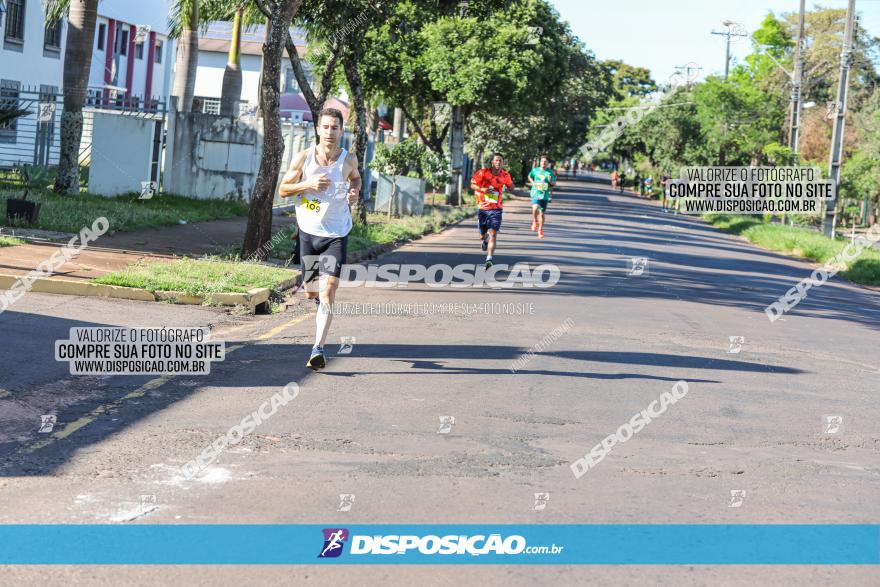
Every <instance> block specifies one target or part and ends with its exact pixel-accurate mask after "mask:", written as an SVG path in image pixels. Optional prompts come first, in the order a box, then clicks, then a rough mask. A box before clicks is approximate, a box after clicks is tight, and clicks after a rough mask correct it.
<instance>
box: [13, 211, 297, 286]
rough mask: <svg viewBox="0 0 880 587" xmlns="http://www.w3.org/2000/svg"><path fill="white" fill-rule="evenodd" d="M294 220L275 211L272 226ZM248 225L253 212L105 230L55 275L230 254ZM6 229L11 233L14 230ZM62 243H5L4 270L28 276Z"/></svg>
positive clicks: (84, 276)
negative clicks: (144, 261)
mask: <svg viewBox="0 0 880 587" xmlns="http://www.w3.org/2000/svg"><path fill="white" fill-rule="evenodd" d="M294 223H295V221H294V219H293V218H292V217H289V216H275V217H273V219H272V231H273V232H277V231H279V230H282V229H284V228H287V227H289V226H290V225H292V224H294ZM246 226H247V217H245V216H242V217H239V218H231V219H228V220H212V221H208V222H196V223H193V224H183V225H177V226H161V227H155V228H144V229H141V230H134V231H131V232H118V233H116V234H114V235H104V236H101V237H99V238H98V239H97V240H96V241H94V242H93V243H90V244H89V246H88V247H86V248H85V249H83V250H82V252H81V253H80V254H79V256H78V257H77V258H75V259H71V260H70V261H68V262H67V263H65V264H64V265H63V266H62V267H61V268H60V270H59V271H56V272H55V273H53V276H54V277H59V278H65V279H81V280H83V281H87V280H90V279H93V278H95V277H99V276H101V275H104V274H105V273H111V272H113V271H118V270H120V269H122V268H124V267H127V266H128V265H130V264H132V263H135V262H137V261H140V260H141V259H146V258H152V259H174V258H179V257H182V256H200V255H211V254H219V253H228V252H231V251H235V250H237V249H238V247H240V246H241V242H242V239H243V237H244V232H245V228H246ZM6 230H8V231H9V232H10V234H11V230H12V229H6ZM71 236H72V235H71ZM62 246H64V242H63V241H62V242H56V241H51V240H48V239H31V240H30V242H28V243H27V244H24V245H18V246H15V247H2V248H0V273H3V274H6V275H25V274H27V273H29V272H30V271H33V270H34V269H36V267H37V265H39V264H40V263H41V262H43V261H45V260H47V259H48V258H49V257H51V256H52V254H53V253H54V252H55V251H57V250H58V249H59V248H61V247H62Z"/></svg>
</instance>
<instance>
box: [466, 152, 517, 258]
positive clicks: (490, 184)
mask: <svg viewBox="0 0 880 587" xmlns="http://www.w3.org/2000/svg"><path fill="white" fill-rule="evenodd" d="M471 189H472V190H474V194H475V195H476V197H477V205H478V206H479V208H480V210H479V212H477V223H478V226H479V229H480V241H481V242H482V245H483V250H484V251H486V250H488V253H487V254H486V268H489V267H491V266H492V255H493V254H494V253H495V240H496V237H497V235H498V231H499V230H501V214H502V212H503V210H504V208H503V206H504V204H503V202H502V199H503V196H504V192H505V191H507V190H512V189H513V180H512V179H511V178H510V174H509V173H507V172H506V171H505V170H504V157H502V156H501V153H494V154H493V155H492V163H491V164H490V167H484V168H483V169H480V170H479V171H477V172H476V173H475V174H474V176H473V177H472V178H471Z"/></svg>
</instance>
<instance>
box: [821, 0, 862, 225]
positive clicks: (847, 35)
mask: <svg viewBox="0 0 880 587" xmlns="http://www.w3.org/2000/svg"><path fill="white" fill-rule="evenodd" d="M855 14H856V0H849V4H848V5H847V7H846V29H844V34H843V51H841V52H840V81H839V83H838V84H837V101H836V102H835V103H834V106H835V108H836V110H837V114H836V118H835V120H834V131H833V133H832V135H831V155H830V157H829V162H828V178H829V179H832V180H834V198H832V199H831V200H828V201H827V202H826V204H825V219H824V221H823V222H822V232H823V234H824V235H825V236H827V237H831V238H834V230H835V228H836V224H837V195H838V193H837V188H838V183H839V180H840V164H841V162H842V159H843V130H844V119H845V118H846V92H847V88H848V86H849V68H850V64H851V62H852V47H853V36H854V28H855V23H854V19H855Z"/></svg>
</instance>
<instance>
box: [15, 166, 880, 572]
mask: <svg viewBox="0 0 880 587" xmlns="http://www.w3.org/2000/svg"><path fill="white" fill-rule="evenodd" d="M529 222H530V217H529V214H528V206H527V205H526V204H523V203H519V202H518V203H515V204H513V205H512V206H510V207H509V208H508V209H507V210H506V211H505V218H504V226H503V229H502V233H501V235H500V237H499V239H500V240H499V247H498V250H497V251H496V262H497V263H507V264H510V265H512V264H514V263H517V262H523V263H529V264H530V266H531V267H532V268H534V267H535V266H536V265H539V264H555V265H557V266H558V267H559V269H560V280H559V282H558V283H557V284H556V285H555V286H553V287H550V288H534V287H532V288H526V287H521V286H517V287H510V286H507V287H503V288H501V289H490V288H487V287H482V288H451V287H439V288H434V287H428V286H427V285H425V284H424V283H421V284H414V283H411V284H409V285H408V286H407V287H405V288H401V287H395V288H379V287H352V288H343V289H341V290H340V295H339V300H338V301H339V302H350V303H352V304H354V303H360V304H373V305H372V306H366V308H369V310H367V311H368V312H370V314H369V315H354V314H349V315H340V316H338V317H337V318H336V321H335V322H334V325H333V329H332V332H331V337H332V339H333V340H332V342H333V344H331V345H328V346H329V349H330V353H331V356H330V358H329V364H328V368H327V369H326V370H325V371H323V372H321V373H317V374H313V373H311V372H310V371H308V370H306V369H305V368H304V362H305V360H306V358H307V354H308V351H309V347H310V345H311V339H312V336H313V329H314V320H313V318H312V316H313V313H314V310H313V309H312V308H311V307H310V305H307V304H301V305H294V306H292V307H291V308H290V309H289V310H288V311H287V312H284V313H282V314H276V315H271V316H258V317H235V316H232V315H230V314H228V313H225V312H224V311H221V310H218V309H213V308H201V307H196V308H194V307H182V306H170V305H165V304H150V303H140V302H129V301H123V300H103V299H95V298H74V297H61V296H52V295H45V294H29V295H27V296H26V297H25V298H23V299H22V300H21V301H19V302H18V303H17V304H16V305H15V306H13V307H12V308H10V309H9V310H8V311H6V312H5V313H3V314H0V353H2V362H0V364H2V369H3V370H4V374H3V376H2V378H0V381H2V383H0V459H2V460H0V523H4V524H9V523H74V524H81V523H113V522H115V523H132V524H137V523H190V524H192V523H210V524H214V523H292V524H298V523H322V524H323V523H327V524H346V523H347V524H358V523H367V524H368V523H386V524H396V523H469V524H479V523H509V524H517V523H654V524H661V523H828V524H832V523H837V524H839V523H877V521H878V520H880V499H878V496H880V426H878V424H877V423H878V421H880V408H878V405H877V402H876V390H877V375H878V361H877V358H878V351H877V346H876V340H877V329H878V327H880V295H878V293H877V292H875V291H871V290H869V289H866V288H862V287H858V286H854V285H851V284H848V283H846V282H844V281H842V280H839V279H833V280H831V281H830V282H829V283H827V284H825V285H824V286H822V287H821V288H816V289H814V290H812V291H811V292H810V295H809V297H808V298H807V299H805V300H804V301H802V302H801V303H800V305H798V306H797V308H796V309H794V310H793V311H792V312H790V313H789V314H787V315H786V316H785V317H784V318H782V319H780V320H778V321H776V322H775V323H771V322H770V321H769V320H768V319H767V317H766V316H765V314H764V311H763V309H764V307H765V306H766V305H767V304H769V303H770V302H772V301H773V300H774V299H776V298H777V297H779V296H780V295H782V294H783V293H784V292H785V291H786V290H787V289H788V288H790V287H792V286H793V285H794V284H795V283H796V282H797V281H799V280H800V279H802V278H804V277H806V276H808V275H809V273H810V271H812V266H811V265H809V264H807V263H804V262H800V261H797V260H792V259H788V258H785V257H782V256H780V255H776V254H773V253H770V252H766V251H763V250H760V249H757V248H755V247H753V246H751V245H750V244H748V243H746V242H745V241H743V240H741V239H739V238H736V237H733V236H729V235H725V234H722V233H719V232H717V231H715V230H714V229H712V228H711V227H709V226H708V225H706V224H705V223H703V222H701V221H700V220H697V219H693V218H686V217H682V216H672V215H669V214H665V213H663V212H662V211H661V210H660V209H659V207H657V206H655V205H654V204H651V203H648V202H645V201H643V200H639V199H637V198H635V197H633V196H629V195H619V194H616V193H614V192H611V191H610V190H609V189H607V187H605V186H601V185H596V184H592V185H589V186H587V185H586V184H582V183H573V182H568V183H563V184H562V187H561V189H560V190H559V192H558V193H557V195H556V197H555V199H554V201H553V203H552V204H551V207H550V210H549V212H548V224H547V228H546V233H547V238H545V239H544V240H538V239H537V238H536V237H535V236H534V234H533V233H532V232H531V231H530V230H529ZM633 257H642V258H647V259H648V263H647V271H645V272H643V273H642V274H641V275H631V274H630V273H632V271H631V263H632V258H633ZM482 259H483V255H482V253H481V251H480V250H479V242H478V240H477V231H476V227H475V220H473V219H471V220H468V221H465V222H464V223H462V224H461V225H459V226H456V227H454V228H452V229H450V230H447V231H445V232H444V233H442V234H440V235H436V236H432V237H428V238H425V239H422V240H420V241H418V242H415V243H413V244H410V245H407V246H405V247H402V248H401V249H399V250H397V251H395V252H393V253H390V254H388V255H385V256H383V257H382V258H381V259H380V260H379V261H378V262H379V263H418V264H424V265H433V264H438V263H439V264H449V265H457V264H475V263H482ZM502 275H503V273H502ZM386 303H388V304H395V306H393V308H392V307H390V306H385V304H386ZM456 303H457V304H476V305H477V313H475V314H472V315H465V314H463V313H462V311H463V309H462V308H461V307H459V308H458V312H457V313H455V308H454V307H453V308H452V313H450V312H449V311H446V312H444V311H442V310H449V307H446V306H443V307H441V306H439V305H441V304H456ZM404 304H429V305H433V304H436V305H438V306H437V307H433V306H429V307H431V310H429V311H428V312H429V313H427V314H425V312H424V306H421V310H418V311H419V312H420V313H419V314H401V313H400V312H402V311H403V306H401V305H404ZM480 304H491V306H483V308H482V310H481V309H480V307H479V305H480ZM496 304H497V305H496ZM499 307H500V308H501V309H500V310H499ZM366 308H365V307H361V308H360V310H361V311H364V310H365V309H366ZM348 309H349V311H352V310H355V308H354V307H351V306H349V307H348ZM388 310H392V312H391V314H387V313H385V312H386V311H388ZM410 310H411V311H412V310H414V308H410ZM432 310H433V312H434V313H430V312H431V311H432ZM505 310H507V311H511V310H512V311H513V312H514V313H513V314H498V313H487V312H490V311H491V312H498V311H502V312H503V311H505ZM394 312H397V314H396V315H395V314H394ZM523 312H524V313H523ZM99 325H119V326H123V325H124V326H156V325H167V326H191V325H211V326H212V328H213V329H214V330H213V332H214V338H215V339H220V340H225V341H226V344H227V348H233V351H232V352H230V353H229V355H228V357H227V358H226V360H225V361H224V362H222V363H218V364H215V365H214V366H213V368H212V371H211V373H210V375H207V376H183V375H182V376H176V377H166V378H156V377H148V376H142V377H139V376H112V377H73V376H70V375H69V374H68V373H67V366H66V364H62V363H58V362H56V361H55V360H54V341H55V340H56V339H59V338H67V332H68V329H69V328H70V327H71V326H99ZM556 328H561V330H557V331H556V332H557V335H558V337H557V336H554V337H553V338H554V339H555V340H554V341H553V342H550V343H548V344H545V348H544V350H543V351H542V352H540V353H537V354H535V356H533V357H532V358H531V359H530V360H528V361H525V362H523V361H520V363H518V364H515V361H517V359H518V358H519V357H520V356H521V355H522V354H523V353H525V352H526V351H528V350H529V349H530V348H533V347H534V345H536V344H538V343H539V342H540V341H541V340H542V339H544V338H545V336H547V335H548V333H551V332H552V331H553V330H554V329H556ZM342 336H346V337H354V338H355V342H354V346H353V349H352V352H351V354H346V355H338V356H332V355H333V353H334V352H335V351H336V349H337V348H338V345H337V343H338V342H339V339H340V337H342ZM732 336H740V337H743V340H742V342H741V349H740V350H739V351H738V352H731V341H730V337H732ZM734 350H735V349H734ZM517 367H518V368H517ZM512 368H513V369H514V370H512ZM679 380H685V381H687V382H688V389H689V392H688V394H687V395H686V396H685V397H684V398H683V399H681V400H680V401H679V402H678V403H676V404H675V405H673V406H670V407H669V409H668V410H667V412H666V413H664V414H663V415H662V416H661V417H660V418H658V419H657V420H655V421H654V422H652V423H651V424H650V425H648V426H647V427H645V428H644V429H643V430H642V431H641V432H640V433H639V434H638V435H636V436H634V437H633V438H632V439H630V440H629V441H628V442H626V443H623V444H618V445H617V446H616V447H615V448H614V450H613V451H612V452H611V453H610V454H609V456H608V457H607V458H605V460H603V461H602V462H601V463H599V464H597V465H596V466H595V467H594V468H593V469H591V470H590V471H588V472H587V473H586V474H585V475H584V476H583V477H581V478H579V479H576V478H575V476H574V475H573V473H572V471H571V469H570V467H569V464H570V463H571V462H572V461H574V460H575V459H577V458H579V457H582V456H584V455H585V453H587V452H589V450H590V449H591V448H592V447H593V446H594V445H596V444H597V443H599V442H600V441H601V440H602V438H604V437H606V436H607V435H609V434H611V433H613V432H614V431H615V430H617V428H618V427H619V426H620V425H621V424H623V423H624V422H627V421H629V419H630V417H631V416H632V415H633V414H635V413H636V412H638V411H640V410H643V409H645V408H646V407H647V406H648V404H650V403H651V402H652V401H653V400H655V399H657V398H659V397H660V395H661V394H662V393H663V392H664V391H667V390H670V389H671V388H672V386H673V384H674V383H675V382H676V381H679ZM291 381H295V382H297V383H298V385H299V386H300V393H299V396H298V397H296V399H295V400H293V401H292V402H291V403H289V404H288V405H287V406H284V407H283V408H281V409H280V410H279V411H278V412H277V414H276V415H274V416H273V417H272V418H271V419H269V420H267V421H265V422H264V423H263V424H261V425H260V426H259V427H258V428H257V429H256V430H255V431H254V433H252V434H251V435H249V436H247V437H245V438H244V440H243V441H242V442H241V443H240V444H239V445H237V446H235V447H232V448H229V449H228V450H226V452H224V453H223V454H222V455H221V456H220V457H219V459H218V460H217V461H216V462H214V463H213V464H212V465H211V466H210V467H209V469H208V471H207V472H206V474H205V475H203V476H201V477H199V478H197V479H195V480H192V479H186V478H183V477H181V475H180V474H179V467H180V466H181V465H183V464H184V463H185V462H187V461H189V460H191V459H193V458H194V457H195V456H196V455H198V454H199V453H200V452H201V451H202V450H203V448H204V447H206V446H207V445H208V444H210V443H211V441H213V440H214V439H215V438H216V437H217V436H219V435H221V434H224V433H226V432H227V431H228V430H229V429H230V427H231V426H232V425H234V424H237V423H238V422H240V421H241V419H242V417H243V416H245V415H247V414H249V413H251V412H253V411H254V410H255V409H257V407H258V406H259V405H260V404H261V403H262V402H264V401H265V400H266V399H268V398H269V397H270V396H271V395H272V394H273V393H275V392H277V391H279V390H280V389H281V388H282V387H284V386H285V385H286V384H287V383H289V382H291ZM47 413H51V414H57V418H58V424H57V425H56V428H55V430H54V431H53V432H52V433H51V434H40V433H38V431H37V429H38V428H39V424H40V415H41V414H47ZM449 416H451V417H453V418H454V424H451V427H450V426H449V425H447V426H446V427H445V429H444V428H443V427H442V425H441V419H442V418H448V417H449ZM827 416H840V418H841V419H840V420H834V422H835V423H836V424H835V425H836V426H837V429H836V431H833V432H829V428H828V426H829V421H828V420H827ZM446 421H447V422H451V421H450V420H448V419H447V420H446ZM731 491H735V492H744V494H743V493H737V494H736V495H737V496H741V498H742V499H741V503H740V505H739V506H737V507H731V503H732V502H731V500H732V497H731ZM538 492H541V493H549V495H550V497H549V501H548V502H547V506H546V508H545V509H543V510H539V511H536V510H535V507H534V506H535V499H534V494H535V493H538ZM340 494H353V495H354V496H355V499H354V501H353V505H352V507H351V509H350V511H338V510H339V509H340V497H339V496H340ZM142 495H150V496H154V498H150V500H152V499H154V500H155V507H153V506H150V507H144V506H143V505H142V498H141V496H142ZM150 503H152V501H150ZM877 578H878V577H877V571H876V570H872V569H870V568H865V567H823V568H818V567H798V566H783V567H760V566H753V567H732V566H728V567H724V566H721V567H713V566H681V567H654V566H638V567H617V566H598V567H555V566H554V567H478V568H473V567H468V568H455V567H436V566H435V567H418V568H416V567H389V566H384V567H346V568H333V569H328V568H320V569H316V568H309V567H259V568H257V567H232V568H217V567H187V568H184V567H105V568H97V567H75V568H74V567H6V568H3V569H2V571H0V583H3V584H5V583H6V582H7V581H9V583H8V584H19V585H20V584H31V583H34V584H35V583H38V582H39V583H43V584H45V583H46V582H50V583H53V584H54V583H60V582H63V583H65V584H107V585H110V584H113V585H119V584H150V583H157V582H161V583H165V584H168V583H170V582H171V581H179V582H180V584H205V585H208V584H215V585H216V584H227V583H233V582H236V583H245V584H263V583H266V584H268V583H269V582H270V581H271V582H277V581H279V580H281V581H288V582H290V581H293V582H294V583H295V584H300V583H307V584H331V583H332V584H334V585H348V584H351V585H362V584H377V583H378V582H380V581H381V582H382V583H384V584H411V583H412V582H414V581H418V582H419V583H420V584H423V585H435V584H436V585H446V584H449V583H450V582H453V581H457V582H462V583H464V584H474V583H477V582H479V583H482V584H517V585H519V584H523V585H525V584H536V583H540V584H549V583H550V582H551V581H561V582H563V583H564V584H586V583H589V584H595V585H616V584H621V583H623V582H631V581H633V580H638V581H643V582H646V583H648V584H670V585H673V584H674V585H708V584H712V585H721V584H724V585H754V584H756V583H757V584H766V583H770V582H776V583H779V582H783V584H791V583H793V582H795V581H797V582H800V583H807V584H829V583H844V584H851V585H869V584H877Z"/></svg>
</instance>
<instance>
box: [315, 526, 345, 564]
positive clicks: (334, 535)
mask: <svg viewBox="0 0 880 587" xmlns="http://www.w3.org/2000/svg"><path fill="white" fill-rule="evenodd" d="M322 532H323V533H324V548H323V549H321V553H320V554H319V555H318V558H336V557H338V556H339V555H340V554H342V547H343V546H345V542H346V541H347V540H348V530H347V529H345V528H324V529H323V530H322Z"/></svg>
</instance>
